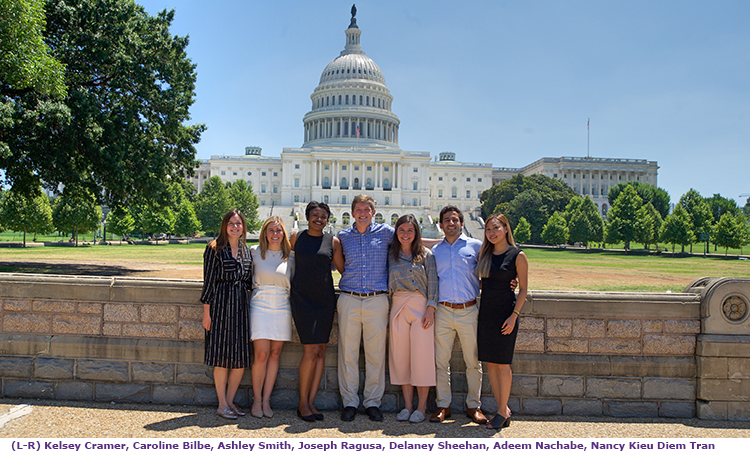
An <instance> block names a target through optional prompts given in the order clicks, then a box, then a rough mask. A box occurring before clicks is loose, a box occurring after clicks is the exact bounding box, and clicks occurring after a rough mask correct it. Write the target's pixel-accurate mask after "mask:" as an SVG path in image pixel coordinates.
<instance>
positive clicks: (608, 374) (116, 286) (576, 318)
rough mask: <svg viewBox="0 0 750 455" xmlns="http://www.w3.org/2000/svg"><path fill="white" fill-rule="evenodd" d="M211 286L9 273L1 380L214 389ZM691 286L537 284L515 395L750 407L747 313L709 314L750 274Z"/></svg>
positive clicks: (609, 410) (647, 409)
mask: <svg viewBox="0 0 750 455" xmlns="http://www.w3.org/2000/svg"><path fill="white" fill-rule="evenodd" d="M722 280H724V281H722ZM727 280H728V281H727ZM738 286H739V287H738ZM200 288H201V282H200V281H199V280H168V279H142V278H105V277H66V276H44V275H30V274H0V305H2V306H1V308H0V310H1V311H0V381H1V384H0V386H1V389H0V393H2V396H5V397H39V398H51V399H72V400H95V401H118V402H155V403H172V404H206V405H209V404H213V403H215V401H216V398H215V392H214V388H213V379H212V375H211V369H210V368H209V367H206V366H204V365H203V363H202V360H203V328H202V326H201V319H202V314H203V313H202V306H201V304H200V302H199V301H198V298H199V295H200ZM729 288H731V289H730V291H731V292H729V291H727V292H728V293H727V292H723V291H722V292H719V291H720V290H721V289H729ZM717 289H719V291H717ZM686 291H688V292H686V293H675V294H654V293H614V292H607V293H604V292H558V291H533V292H531V293H530V295H529V299H528V302H527V304H526V305H525V306H524V311H523V315H522V317H521V319H520V332H519V337H518V343H517V349H516V357H515V359H514V363H513V372H514V378H513V387H512V392H511V403H510V406H511V408H512V409H513V410H514V412H517V413H521V414H533V415H556V414H563V415H590V416H597V415H611V416H632V417H656V416H664V417H692V416H695V415H698V416H699V417H701V418H707V419H734V420H745V419H750V405H749V404H750V398H748V397H750V360H749V359H750V352H746V351H750V349H747V348H746V347H745V346H747V344H745V345H743V344H742V343H746V342H747V341H748V340H747V339H748V335H749V334H750V329H748V327H747V324H748V323H747V319H748V318H747V315H746V314H745V316H744V319H743V320H742V321H740V322H739V323H738V322H736V321H734V322H732V323H731V324H730V326H731V328H730V329H728V330H724V329H722V327H723V326H722V323H721V321H719V322H718V323H716V319H717V318H719V319H720V318H721V315H724V312H723V311H719V310H714V311H713V316H711V315H709V314H708V313H709V312H710V311H709V308H708V306H707V305H708V302H711V301H713V300H717V299H718V300H719V301H721V302H720V303H719V304H715V305H723V303H722V302H724V300H727V298H735V300H736V299H739V300H738V301H739V302H740V303H741V302H743V300H742V299H743V298H744V299H745V300H744V302H745V305H746V304H747V295H750V279H732V280H730V279H721V280H718V279H713V280H711V279H703V281H701V280H696V282H694V283H693V284H691V286H689V288H688V289H686ZM727 296H729V297H727ZM737 296H739V297H737ZM712 299H713V300H712ZM722 299H723V300H722ZM740 306H741V305H740ZM732 314H733V313H731V312H730V316H731V315H732ZM712 324H713V325H712ZM743 324H744V325H743ZM707 327H708V329H707ZM732 330H734V332H737V333H733V332H732ZM714 332H716V333H714ZM718 332H722V333H718ZM295 337H296V333H295ZM717 337H718V338H717ZM727 337H729V338H727ZM738 337H739V338H738ZM337 340H338V331H337V327H336V325H335V324H334V330H333V332H332V336H331V341H330V345H329V349H328V350H327V353H326V371H325V374H324V377H323V380H322V383H321V390H320V392H319V395H318V400H319V407H320V408H322V409H337V408H338V407H339V406H340V397H339V394H338V384H337V374H336V364H337V356H336V346H335V345H336V342H337ZM456 343H457V344H456V346H455V350H454V353H453V358H452V362H451V368H452V370H453V374H452V378H453V390H454V400H453V407H454V410H455V411H462V410H463V406H464V404H463V398H464V394H465V393H466V379H465V375H464V364H463V359H462V355H461V352H460V345H459V344H458V341H457V342H456ZM301 356H302V346H301V345H299V343H298V340H296V339H295V340H294V341H293V342H291V343H287V344H286V346H285V347H284V350H283V353H282V358H281V368H280V371H279V377H278V379H277V385H276V389H275V392H274V395H273V397H272V404H273V405H274V406H275V407H278V408H294V407H296V403H297V366H298V364H299V360H300V358H301ZM362 366H363V365H362ZM360 376H361V378H360V379H363V377H364V374H361V375H360ZM250 387H251V384H250V374H249V372H247V374H246V375H245V378H244V381H243V385H242V387H241V389H240V392H239V394H238V400H237V401H238V403H240V404H244V405H247V404H249V402H250V400H251V397H252V391H251V390H250ZM399 392H400V387H397V386H391V385H388V386H387V387H386V395H385V397H384V399H383V406H382V407H383V410H386V411H397V410H398V409H399V407H400V406H402V404H403V403H402V398H401V396H400V393H399ZM483 395H484V397H483V408H485V409H487V410H488V411H494V409H495V403H494V400H493V398H492V393H491V390H490V385H489V381H488V380H487V379H486V377H485V381H484V383H483ZM431 403H433V404H434V402H432V400H431Z"/></svg>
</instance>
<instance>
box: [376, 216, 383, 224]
mask: <svg viewBox="0 0 750 455" xmlns="http://www.w3.org/2000/svg"><path fill="white" fill-rule="evenodd" d="M375 222H376V223H380V224H383V214H382V213H376V214H375Z"/></svg>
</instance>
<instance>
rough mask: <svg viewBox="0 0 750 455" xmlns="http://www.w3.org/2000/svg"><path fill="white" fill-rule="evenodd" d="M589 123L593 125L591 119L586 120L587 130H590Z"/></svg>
mask: <svg viewBox="0 0 750 455" xmlns="http://www.w3.org/2000/svg"><path fill="white" fill-rule="evenodd" d="M589 123H591V119H590V118H589V119H586V129H588V127H589Z"/></svg>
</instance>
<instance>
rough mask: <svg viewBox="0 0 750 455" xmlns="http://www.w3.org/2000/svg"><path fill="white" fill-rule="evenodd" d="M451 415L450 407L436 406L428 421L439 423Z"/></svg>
mask: <svg viewBox="0 0 750 455" xmlns="http://www.w3.org/2000/svg"><path fill="white" fill-rule="evenodd" d="M450 416H451V408H437V409H436V410H435V412H433V413H432V415H431V416H430V422H437V423H440V422H442V421H443V420H445V419H447V418H448V417H450Z"/></svg>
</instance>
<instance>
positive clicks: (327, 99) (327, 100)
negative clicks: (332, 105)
mask: <svg viewBox="0 0 750 455" xmlns="http://www.w3.org/2000/svg"><path fill="white" fill-rule="evenodd" d="M329 101H330V99H329V98H328V97H327V96H326V106H328V105H329Z"/></svg>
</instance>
